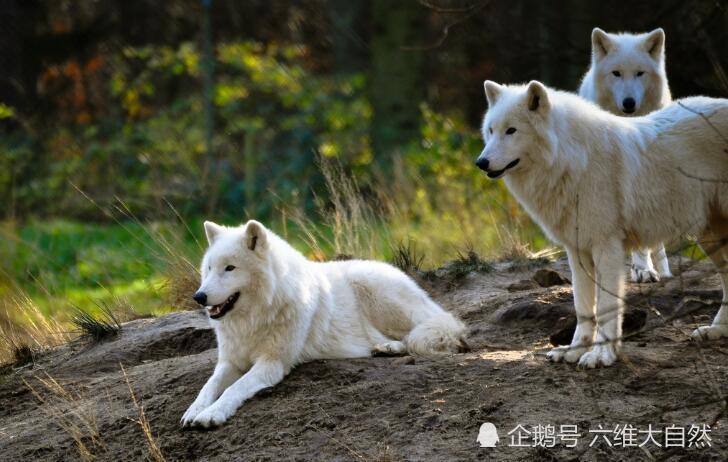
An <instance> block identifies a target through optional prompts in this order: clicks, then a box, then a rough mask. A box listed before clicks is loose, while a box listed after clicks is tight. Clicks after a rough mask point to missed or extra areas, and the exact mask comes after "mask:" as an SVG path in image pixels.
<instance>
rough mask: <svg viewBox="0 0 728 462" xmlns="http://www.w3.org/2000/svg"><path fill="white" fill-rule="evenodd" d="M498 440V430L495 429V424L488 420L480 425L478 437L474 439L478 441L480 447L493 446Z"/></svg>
mask: <svg viewBox="0 0 728 462" xmlns="http://www.w3.org/2000/svg"><path fill="white" fill-rule="evenodd" d="M499 440H500V439H499V438H498V430H496V428H495V425H493V424H492V423H490V422H486V423H484V424H483V425H481V426H480V431H479V432H478V439H477V440H476V441H477V442H478V443H480V447H481V448H494V447H495V446H496V444H498V441H499Z"/></svg>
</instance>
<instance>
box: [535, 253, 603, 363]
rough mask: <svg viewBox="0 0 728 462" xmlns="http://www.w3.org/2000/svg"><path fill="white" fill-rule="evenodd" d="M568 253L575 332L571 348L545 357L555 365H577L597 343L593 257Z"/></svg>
mask: <svg viewBox="0 0 728 462" xmlns="http://www.w3.org/2000/svg"><path fill="white" fill-rule="evenodd" d="M566 253H567V255H568V257H569V267H571V275H572V278H573V280H574V310H575V311H576V331H575V332H574V338H573V339H572V341H571V345H569V346H563V347H557V348H554V349H553V350H551V351H550V352H549V353H548V354H547V355H546V357H547V358H548V359H549V360H551V361H553V362H560V361H566V362H569V363H575V362H577V361H578V360H579V358H581V356H582V355H583V354H584V353H586V351H587V350H588V349H589V347H590V346H591V345H592V342H593V341H594V295H595V292H594V289H595V282H594V280H595V276H594V262H593V259H592V256H591V254H588V253H586V252H578V251H577V250H575V249H570V248H569V249H567V250H566Z"/></svg>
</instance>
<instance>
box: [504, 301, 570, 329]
mask: <svg viewBox="0 0 728 462" xmlns="http://www.w3.org/2000/svg"><path fill="white" fill-rule="evenodd" d="M572 311H573V308H572V307H571V305H570V304H569V305H566V304H553V303H544V302H539V301H534V300H527V301H525V302H517V303H515V304H513V305H510V306H506V307H502V308H499V309H498V310H497V311H496V312H495V315H494V316H495V322H497V323H499V324H509V323H512V322H518V321H536V322H544V323H550V324H553V323H555V322H556V321H557V320H559V319H560V318H562V317H566V316H568V315H569V314H571V313H572Z"/></svg>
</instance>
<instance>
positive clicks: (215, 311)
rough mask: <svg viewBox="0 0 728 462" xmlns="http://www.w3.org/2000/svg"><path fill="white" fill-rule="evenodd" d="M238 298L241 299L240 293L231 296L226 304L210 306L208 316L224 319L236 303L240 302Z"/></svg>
mask: <svg viewBox="0 0 728 462" xmlns="http://www.w3.org/2000/svg"><path fill="white" fill-rule="evenodd" d="M238 297H240V292H235V293H234V294H232V295H231V296H229V297H228V298H227V300H225V301H224V302H222V303H219V304H217V305H213V306H208V307H207V314H208V315H209V316H210V318H212V319H220V318H222V317H223V316H225V314H226V313H227V312H228V311H230V310H231V309H232V307H233V306H234V305H235V302H237V301H238Z"/></svg>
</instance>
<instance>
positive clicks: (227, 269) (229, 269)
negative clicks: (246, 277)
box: [225, 265, 235, 271]
mask: <svg viewBox="0 0 728 462" xmlns="http://www.w3.org/2000/svg"><path fill="white" fill-rule="evenodd" d="M234 269H235V267H234V266H233V265H227V266H226V267H225V271H232V270H234Z"/></svg>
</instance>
